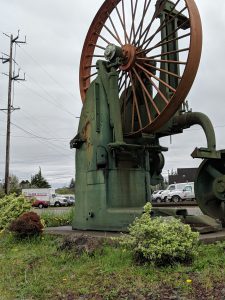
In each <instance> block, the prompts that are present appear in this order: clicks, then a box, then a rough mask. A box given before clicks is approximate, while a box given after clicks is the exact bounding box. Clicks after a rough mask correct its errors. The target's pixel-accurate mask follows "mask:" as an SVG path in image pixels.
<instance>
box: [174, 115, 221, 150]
mask: <svg viewBox="0 0 225 300" xmlns="http://www.w3.org/2000/svg"><path fill="white" fill-rule="evenodd" d="M193 125H200V126H201V127H202V129H203V130H204V132H205V135H206V139H207V145H208V149H210V150H215V149H216V136H215V131H214V128H213V125H212V122H211V121H210V119H209V118H208V117H207V116H206V115H205V114H203V113H200V112H188V113H184V114H182V115H180V116H176V117H174V126H175V127H177V126H179V127H182V128H183V129H186V128H189V127H191V126H193Z"/></svg>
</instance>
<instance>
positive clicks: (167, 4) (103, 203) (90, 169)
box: [71, 0, 225, 231]
mask: <svg viewBox="0 0 225 300" xmlns="http://www.w3.org/2000/svg"><path fill="white" fill-rule="evenodd" d="M201 45H202V30H201V20H200V16H199V13H198V9H197V7H196V5H195V2H194V0H178V1H168V0H167V1H163V0H158V1H151V0H106V1H105V2H104V3H103V5H102V6H101V8H100V9H99V11H98V12H97V14H96V16H95V18H94V20H93V22H92V24H91V26H90V28H89V31H88V34H87V37H86V40H85V42H84V46H83V52H82V56H81V63H80V91H81V98H82V101H83V109H82V113H81V116H80V123H79V128H78V133H77V135H76V136H75V138H74V139H73V140H72V141H71V148H76V209H75V215H74V219H73V229H80V230H103V231H125V230H127V227H128V225H129V224H130V223H132V221H133V220H134V219H135V217H137V216H139V215H140V214H141V213H142V210H143V206H144V205H145V203H146V202H147V201H151V189H150V186H154V185H157V184H159V183H161V182H162V181H163V177H162V175H161V172H162V169H163V167H164V156H163V152H164V151H167V150H168V149H167V148H165V147H163V146H162V145H160V138H161V137H165V136H170V135H173V134H179V133H182V132H183V130H184V129H186V128H189V127H190V126H192V125H196V124H199V125H200V126H202V128H203V130H204V132H205V134H206V138H207V147H206V148H196V149H195V150H194V152H193V153H192V156H193V157H194V158H202V159H205V160H204V162H203V164H202V165H201V166H200V169H199V175H198V178H197V181H196V194H197V198H198V202H199V206H200V207H201V208H202V210H203V211H204V213H206V214H208V215H210V216H212V217H214V218H219V219H220V220H222V221H223V220H224V216H225V213H224V203H225V175H223V174H225V168H224V163H223V166H220V164H221V159H222V160H224V159H225V153H223V152H222V158H221V153H220V152H218V151H216V142H215V134H214V130H213V127H212V124H211V122H210V120H209V119H208V117H207V116H205V115H204V114H202V113H194V112H192V111H190V110H189V108H188V104H187V101H186V97H187V95H188V92H189V90H190V88H191V86H192V83H193V81H194V78H195V76H196V73H197V69H198V66H199V61H200V56H201Z"/></svg>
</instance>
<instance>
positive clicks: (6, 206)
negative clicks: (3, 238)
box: [0, 194, 31, 229]
mask: <svg viewBox="0 0 225 300" xmlns="http://www.w3.org/2000/svg"><path fill="white" fill-rule="evenodd" d="M30 209H31V203H30V202H29V201H28V200H27V199H26V198H25V197H24V196H19V197H16V196H15V195H14V194H12V195H8V196H5V197H4V198H2V199H0V229H5V228H6V227H7V226H8V225H9V224H10V223H11V222H12V221H13V220H15V219H16V218H18V217H19V216H20V215H22V214H23V213H24V212H26V211H29V210H30Z"/></svg>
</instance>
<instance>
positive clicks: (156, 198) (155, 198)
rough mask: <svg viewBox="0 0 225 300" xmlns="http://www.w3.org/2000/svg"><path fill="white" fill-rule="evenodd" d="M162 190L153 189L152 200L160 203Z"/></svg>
mask: <svg viewBox="0 0 225 300" xmlns="http://www.w3.org/2000/svg"><path fill="white" fill-rule="evenodd" d="M163 191H164V190H159V191H154V192H153V194H152V202H157V203H160V202H161V200H162V198H161V194H162V192H163Z"/></svg>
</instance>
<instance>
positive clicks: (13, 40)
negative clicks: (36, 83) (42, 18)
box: [1, 31, 26, 195]
mask: <svg viewBox="0 0 225 300" xmlns="http://www.w3.org/2000/svg"><path fill="white" fill-rule="evenodd" d="M5 35H6V36H8V37H9V38H10V52H9V55H7V54H4V55H5V56H7V58H6V57H2V58H1V60H2V63H3V64H5V63H9V73H8V74H4V75H7V76H8V77H9V83H8V107H7V109H6V111H7V130H6V158H5V194H6V195H8V194H9V185H10V177H9V162H10V134H11V113H12V111H14V110H16V109H18V108H16V109H15V108H14V107H13V106H12V82H13V81H19V80H20V81H21V80H22V81H24V80H25V74H24V78H23V79H21V78H20V75H19V72H18V75H16V76H15V74H14V72H13V70H12V68H13V46H14V44H25V43H26V38H25V41H19V40H18V39H19V31H18V35H17V36H16V37H15V38H14V37H13V35H12V34H11V35H10V36H9V35H7V34H5ZM3 110H4V109H3Z"/></svg>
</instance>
